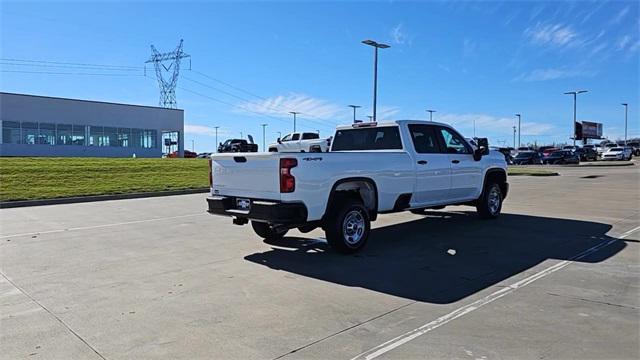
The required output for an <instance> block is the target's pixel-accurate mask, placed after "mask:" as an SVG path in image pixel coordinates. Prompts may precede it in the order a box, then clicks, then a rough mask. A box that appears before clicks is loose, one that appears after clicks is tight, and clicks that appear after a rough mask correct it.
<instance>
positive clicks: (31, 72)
mask: <svg viewBox="0 0 640 360" xmlns="http://www.w3.org/2000/svg"><path fill="white" fill-rule="evenodd" d="M0 72H6V73H22V74H45V75H98V76H100V75H101V76H144V75H142V74H109V73H72V72H51V71H27V70H0Z"/></svg>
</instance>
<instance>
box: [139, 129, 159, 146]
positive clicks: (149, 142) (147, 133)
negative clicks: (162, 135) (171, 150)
mask: <svg viewBox="0 0 640 360" xmlns="http://www.w3.org/2000/svg"><path fill="white" fill-rule="evenodd" d="M157 137H158V131H157V130H144V133H143V142H142V147H143V148H145V149H155V148H156V138H157Z"/></svg>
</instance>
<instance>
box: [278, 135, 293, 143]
mask: <svg viewBox="0 0 640 360" xmlns="http://www.w3.org/2000/svg"><path fill="white" fill-rule="evenodd" d="M290 140H291V134H287V135H285V136H284V137H283V138H282V140H280V141H283V142H284V141H290Z"/></svg>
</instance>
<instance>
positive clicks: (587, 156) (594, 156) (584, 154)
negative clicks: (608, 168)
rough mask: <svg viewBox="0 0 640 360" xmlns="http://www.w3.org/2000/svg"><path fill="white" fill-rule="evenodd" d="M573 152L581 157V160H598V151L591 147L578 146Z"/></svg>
mask: <svg viewBox="0 0 640 360" xmlns="http://www.w3.org/2000/svg"><path fill="white" fill-rule="evenodd" d="M573 153H574V154H576V155H578V156H579V157H580V161H596V160H598V152H597V151H595V150H594V149H593V148H590V147H583V148H577V149H576V150H575V151H574V152H573Z"/></svg>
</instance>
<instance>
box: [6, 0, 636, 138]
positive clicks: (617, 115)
mask: <svg viewBox="0 0 640 360" xmlns="http://www.w3.org/2000/svg"><path fill="white" fill-rule="evenodd" d="M0 4H1V7H0V16H1V23H2V24H1V28H0V30H1V33H0V36H1V40H2V41H1V43H2V44H1V48H0V51H1V54H0V55H1V56H0V57H1V58H2V59H5V60H1V61H0V69H1V70H2V72H0V76H1V78H0V90H2V91H7V92H18V93H28V94H37V95H48V96H60V97H71V98H80V99H92V100H104V101H114V102H124V103H134V104H143V105H157V103H158V92H159V91H158V86H157V83H156V82H155V80H154V76H155V75H154V73H153V69H152V68H151V67H150V66H149V65H147V72H146V73H147V76H146V77H145V76H144V70H143V69H142V68H139V69H138V68H136V69H129V68H127V70H126V71H125V70H122V68H121V70H105V69H104V68H91V67H85V68H82V67H79V66H75V65H69V66H68V67H63V66H64V65H60V64H51V63H28V62H24V61H14V60H6V59H18V60H37V61H50V62H64V63H88V64H106V65H118V66H131V67H142V66H144V61H145V60H147V59H148V58H149V56H150V54H151V51H150V48H149V45H150V44H154V45H155V46H156V47H157V48H158V49H159V50H160V51H170V50H173V49H174V48H175V46H176V45H177V43H178V42H179V40H180V39H181V38H182V39H184V51H185V52H187V53H188V54H190V55H191V56H192V59H191V69H192V70H188V67H189V64H188V62H187V63H184V62H183V64H182V68H183V71H182V72H181V76H180V79H179V81H178V87H179V88H178V89H177V91H176V93H177V101H178V107H179V108H182V109H184V110H185V123H186V125H185V133H186V134H185V142H186V147H187V148H191V140H195V144H196V150H197V151H206V150H212V149H213V148H214V146H215V139H214V137H213V134H214V131H213V127H214V126H220V130H219V131H220V133H219V134H220V135H219V141H221V140H222V139H223V138H225V137H238V136H239V135H240V132H243V134H245V135H246V134H253V135H254V137H255V138H256V140H257V142H258V143H259V144H261V143H262V130H261V127H260V124H263V123H267V124H268V126H267V142H269V141H270V140H273V139H275V138H276V137H277V136H278V135H277V132H278V131H280V132H282V133H286V132H289V131H291V129H292V121H291V115H290V114H288V111H299V112H301V113H302V114H301V115H299V122H298V124H299V130H320V132H321V134H322V135H329V134H330V133H332V130H333V128H334V127H335V125H336V124H343V123H349V122H350V121H351V118H352V112H351V109H350V108H348V107H347V105H348V104H357V105H362V106H363V108H361V109H359V113H358V115H359V116H358V117H359V118H366V115H370V114H371V99H372V72H373V69H372V68H373V53H372V48H370V47H368V46H365V45H362V44H361V43H360V41H361V40H364V39H374V40H377V41H379V42H385V43H387V44H389V45H391V48H389V49H385V50H381V52H380V63H379V92H378V117H379V118H380V119H406V118H412V119H416V118H417V119H424V118H426V117H427V114H426V112H425V109H427V108H431V109H435V110H436V111H437V112H436V113H435V114H434V120H437V121H443V122H447V123H451V124H453V125H454V126H456V127H457V128H458V129H459V130H461V132H463V133H464V134H465V135H466V136H472V135H473V122H474V120H475V123H476V135H477V136H487V137H489V138H490V141H491V142H492V143H494V144H497V143H506V144H509V145H510V144H512V141H513V140H512V139H513V132H512V126H513V125H514V124H515V122H516V120H515V116H514V114H515V113H521V114H522V120H523V127H522V139H523V142H533V141H537V142H538V144H540V143H549V142H552V141H556V142H563V141H567V140H568V137H569V135H570V133H571V128H570V126H571V120H572V111H573V110H572V109H573V107H572V100H571V98H570V96H568V95H563V92H566V91H570V90H574V89H588V90H589V92H588V93H586V94H582V95H580V96H579V98H578V120H590V121H597V122H602V123H604V134H605V136H608V137H610V138H613V139H617V138H620V137H622V136H623V134H624V109H623V107H622V106H621V105H620V103H621V102H628V103H629V135H630V136H638V135H640V124H639V123H640V122H639V121H638V119H639V112H638V105H640V104H639V101H638V100H639V90H638V88H639V86H638V85H639V84H638V81H639V80H638V79H639V74H638V71H639V56H640V37H639V34H640V16H639V6H638V2H637V1H628V2H625V1H611V2H603V1H593V2H590V1H574V2H559V1H556V2H540V1H535V2H522V1H508V2H444V1H442V2H439V1H429V2H427V1H425V2H401V1H390V2H356V1H354V2H267V1H263V2H206V1H200V2H186V3H183V2H179V3H178V2H168V1H160V2H145V1H139V2H75V3H53V2H24V1H21V2H8V1H1V2H0ZM27 65H28V66H27ZM35 65H38V66H35ZM15 71H21V72H15ZM26 71H30V72H32V73H26ZM45 72H49V74H45ZM50 73H64V74H50ZM89 74H113V75H118V76H112V75H89ZM203 74H204V75H203ZM205 75H206V76H205ZM229 85H230V86H229ZM43 121H46V119H43Z"/></svg>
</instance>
